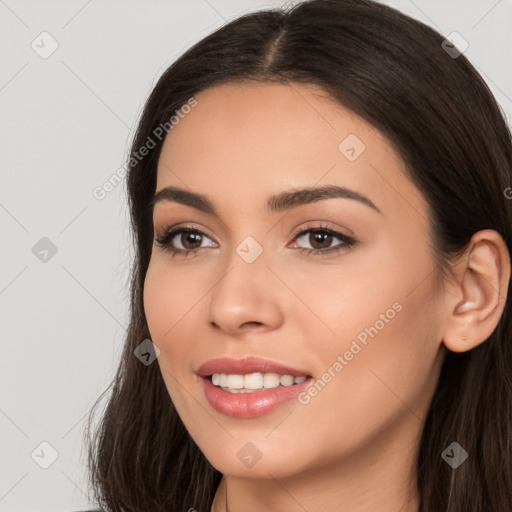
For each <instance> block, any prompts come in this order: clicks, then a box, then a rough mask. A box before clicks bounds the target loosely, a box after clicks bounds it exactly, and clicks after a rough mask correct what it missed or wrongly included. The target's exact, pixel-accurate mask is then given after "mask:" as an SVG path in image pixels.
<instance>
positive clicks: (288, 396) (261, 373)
mask: <svg viewBox="0 0 512 512" xmlns="http://www.w3.org/2000/svg"><path fill="white" fill-rule="evenodd" d="M197 373H198V375H199V376H200V377H201V381H202V384H203V392H204V394H205V397H206V399H207V400H208V402H209V403H210V405H211V406H212V407H213V408H214V409H215V410H216V411H218V412H220V413H222V414H224V415H227V416H236V417H239V418H252V417H256V416H261V415H263V414H267V413H269V412H271V411H273V410H275V409H277V408H279V407H281V406H283V405H284V404H286V403H289V402H290V401H291V400H292V399H293V398H295V397H297V396H298V395H299V394H300V393H301V392H303V391H304V390H305V388H306V387H307V386H309V384H310V383H311V381H312V380H313V377H312V375H311V374H310V373H308V372H307V371H306V370H300V369H296V368H291V367H289V366H286V365H284V364H281V363H278V362H275V361H270V360H266V359H260V358H256V357H247V358H245V359H231V358H220V359H212V360H210V361H207V362H206V363H204V364H203V365H202V366H201V367H200V368H199V370H198V371H197Z"/></svg>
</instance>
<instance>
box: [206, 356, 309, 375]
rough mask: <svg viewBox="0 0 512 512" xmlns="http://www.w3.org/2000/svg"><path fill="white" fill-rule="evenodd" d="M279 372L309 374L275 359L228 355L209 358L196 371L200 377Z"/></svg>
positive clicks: (281, 373)
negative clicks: (240, 357) (236, 357)
mask: <svg viewBox="0 0 512 512" xmlns="http://www.w3.org/2000/svg"><path fill="white" fill-rule="evenodd" d="M255 372H261V373H279V375H293V376H294V377H300V376H302V375H309V374H308V372H307V371H305V370H297V369H295V368H290V367H289V366H285V365H283V364H281V363H277V362H276V361H269V360H267V359H260V358H258V357H254V356H249V357H246V358H244V359H231V358H229V357H221V358H218V359H210V361H206V363H204V364H203V365H201V366H200V367H199V370H197V373H198V374H199V375H200V376H201V377H208V376H209V375H212V374H213V373H229V374H233V375H235V374H236V375H245V374H247V373H255Z"/></svg>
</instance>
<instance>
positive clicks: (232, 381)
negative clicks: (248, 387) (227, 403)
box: [227, 375, 244, 389]
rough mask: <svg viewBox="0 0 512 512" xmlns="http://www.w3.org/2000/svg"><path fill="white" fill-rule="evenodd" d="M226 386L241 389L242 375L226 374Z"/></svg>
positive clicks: (242, 383) (242, 384)
mask: <svg viewBox="0 0 512 512" xmlns="http://www.w3.org/2000/svg"><path fill="white" fill-rule="evenodd" d="M227 387H228V388H231V389H242V388H243V387H244V376H243V375H228V383H227Z"/></svg>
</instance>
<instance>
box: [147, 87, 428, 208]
mask: <svg viewBox="0 0 512 512" xmlns="http://www.w3.org/2000/svg"><path fill="white" fill-rule="evenodd" d="M195 98H196V100H197V105H196V106H195V107H194V108H192V109H191V110H190V112H189V113H188V114H186V115H184V116H183V117H182V119H181V120H180V122H179V123H178V124H177V125H175V126H174V127H173V129H172V130H171V131H170V132H169V134H168V135H167V137H166V139H165V141H164V145H163V148H162V152H161V155H160V160H159V164H158V176H157V190H159V189H161V188H163V187H165V186H168V185H175V186H179V187H181V188H189V189H191V190H193V191H196V192H200V193H203V194H206V195H211V196H212V197H215V196H216V197H218V199H219V201H227V202H229V201H230V200H231V201H234V200H236V198H235V197H234V196H233V194H234V193H236V194H240V195H241V196H243V198H241V199H240V201H242V202H244V204H246V205H248V204H249V203H250V202H251V200H252V199H253V198H254V199H255V200H256V198H258V202H261V201H262V199H261V198H262V197H265V198H266V197H267V196H268V195H270V194H272V193H275V192H276V191H278V190H279V189H285V188H286V189H289V188H290V186H292V187H293V186H295V187H303V186H312V185H314V184H316V183H318V184H319V185H322V184H327V183H333V184H337V185H340V186H346V187H349V188H351V189H353V190H356V191H360V192H362V193H364V194H366V195H369V196H372V195H373V197H374V198H375V201H374V202H375V203H378V202H380V203H381V204H384V203H389V204H390V205H393V203H396V199H397V194H398V195H399V196H400V195H402V197H403V198H405V197H408V198H413V197H414V196H417V200H418V201H420V202H421V197H419V191H417V190H416V189H415V187H414V186H413V184H412V182H410V180H409V179H408V177H407V174H406V173H405V165H404V163H403V161H402V160H401V158H400V157H399V155H398V154H397V153H396V152H395V151H394V150H393V148H392V146H391V145H390V144H389V142H388V140H387V139H386V138H385V137H384V136H383V135H382V133H380V132H379V131H378V130H377V129H376V128H375V127H373V126H372V125H371V124H369V123H368V122H366V121H365V120H364V119H362V118H361V117H359V116H357V115H356V114H355V113H353V112H352V111H350V110H348V109H347V108H345V107H344V106H342V105H340V104H339V103H338V102H336V101H334V100H333V99H332V98H331V97H330V96H329V95H328V94H327V93H326V92H325V91H324V90H323V89H321V88H320V87H318V86H315V85H310V84H307V85H305V84H291V85H287V84H277V83H261V84H260V83H258V84H253V83H250V84H248V83H229V84H222V85H218V86H214V87H211V88H208V89H206V90H204V91H201V92H200V93H198V94H197V95H196V97H195ZM354 157H355V158H354ZM411 200H414V199H409V203H410V201H411ZM395 206H396V204H395ZM408 207H409V208H410V207H411V205H410V204H409V206H408ZM418 207H419V208H421V206H418ZM382 209H383V210H384V209H385V208H384V207H383V208H382Z"/></svg>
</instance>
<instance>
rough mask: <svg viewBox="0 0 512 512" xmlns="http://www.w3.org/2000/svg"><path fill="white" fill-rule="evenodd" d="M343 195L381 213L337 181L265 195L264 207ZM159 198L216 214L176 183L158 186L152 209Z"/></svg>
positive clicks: (202, 199) (296, 204)
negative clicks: (335, 182)
mask: <svg viewBox="0 0 512 512" xmlns="http://www.w3.org/2000/svg"><path fill="white" fill-rule="evenodd" d="M331 198H343V199H352V200H354V201H359V202H360V203H362V204H364V205H366V206H368V207H370V208H372V209H373V210H375V211H376V212H378V213H380V214H382V211H381V210H380V209H379V208H378V207H377V206H376V205H375V204H374V203H373V202H372V201H371V200H370V199H368V198H367V197H365V196H364V195H362V194H359V193H358V192H355V191H354V190H350V189H348V188H344V187H338V186H337V185H326V186H323V187H314V188H302V189H296V190H288V191H284V192H280V193H279V194H276V195H272V196H270V197H269V198H268V199H267V202H266V204H265V211H266V212H268V213H271V214H272V213H279V212H282V211H285V210H290V209H291V208H297V207H299V206H303V205H307V204H310V203H315V202H317V201H322V200H324V199H331ZM162 202H174V203H179V204H183V205H185V206H190V207H192V208H195V209H196V210H199V211H201V212H204V213H206V214H208V215H215V216H216V217H218V216H219V215H218V212H217V210H216V208H215V206H214V205H213V203H212V201H210V199H208V198H207V197H206V196H204V195H202V194H198V193H197V192H190V191H188V190H184V189H181V188H178V187H172V186H169V187H165V188H162V189H161V190H159V191H158V192H157V193H156V194H155V196H154V197H153V199H152V200H151V202H150V208H151V209H152V210H153V209H154V207H155V205H156V204H158V203H162Z"/></svg>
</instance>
